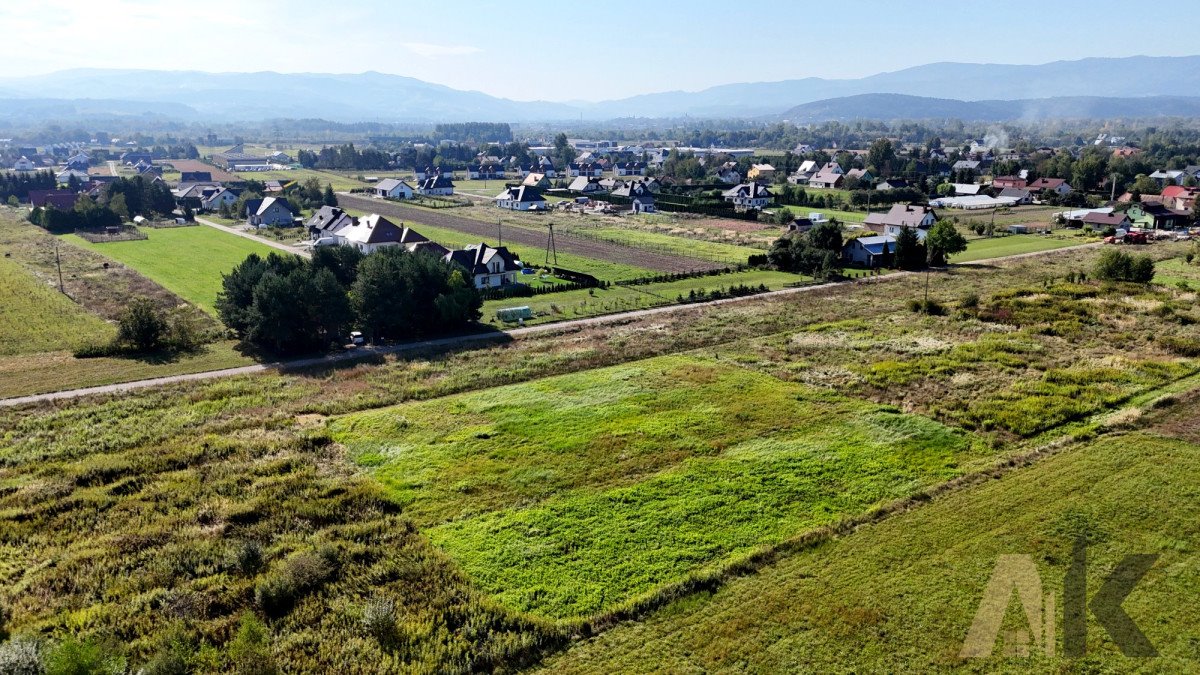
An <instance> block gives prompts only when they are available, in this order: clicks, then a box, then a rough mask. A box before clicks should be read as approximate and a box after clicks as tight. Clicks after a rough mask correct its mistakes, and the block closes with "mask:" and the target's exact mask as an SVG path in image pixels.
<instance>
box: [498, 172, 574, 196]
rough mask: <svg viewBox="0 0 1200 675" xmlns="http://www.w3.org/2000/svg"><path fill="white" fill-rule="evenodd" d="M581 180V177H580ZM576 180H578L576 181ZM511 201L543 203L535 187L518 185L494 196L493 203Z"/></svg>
mask: <svg viewBox="0 0 1200 675" xmlns="http://www.w3.org/2000/svg"><path fill="white" fill-rule="evenodd" d="M580 178H582V176H580ZM576 180H578V179H576ZM501 200H511V201H514V202H544V201H546V200H545V198H544V197H542V193H541V192H540V191H538V189H537V188H536V187H533V186H531V185H518V186H516V187H510V188H506V189H505V190H504V192H501V193H500V194H498V195H496V196H495V197H494V198H493V201H501Z"/></svg>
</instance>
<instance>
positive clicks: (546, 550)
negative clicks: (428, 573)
mask: <svg viewBox="0 0 1200 675" xmlns="http://www.w3.org/2000/svg"><path fill="white" fill-rule="evenodd" d="M334 433H335V438H337V439H338V440H340V441H342V442H343V443H345V444H347V445H348V446H349V448H350V449H351V451H352V452H353V454H354V456H355V457H356V458H357V460H358V461H359V462H360V463H362V464H364V465H368V466H372V467H374V472H375V475H376V476H377V477H378V479H379V480H380V481H381V482H382V483H383V484H384V485H385V486H386V487H387V488H388V490H389V491H390V492H391V494H392V495H393V497H394V498H395V499H396V500H397V501H398V502H399V503H400V504H401V505H402V506H403V507H404V508H405V511H406V513H407V514H408V515H409V517H411V518H413V519H415V520H416V521H417V522H418V523H419V524H421V525H423V526H426V527H429V528H430V529H429V530H427V532H428V534H429V536H430V537H431V538H432V539H433V541H434V542H435V543H437V544H438V545H440V546H441V547H442V548H443V549H445V550H446V551H447V552H448V553H449V554H450V555H451V556H452V557H454V558H455V559H456V560H458V561H459V563H460V564H461V565H462V566H463V568H464V569H465V570H466V571H467V573H468V574H469V575H470V576H471V577H473V578H474V579H475V580H476V581H477V582H478V583H479V584H480V585H481V586H482V587H483V588H484V589H485V590H487V591H489V592H490V593H493V594H495V595H496V597H497V598H498V599H499V600H500V601H501V602H502V603H503V604H505V605H507V606H510V607H513V608H516V609H520V610H524V611H530V612H534V613H537V614H541V615H545V616H548V617H555V618H565V617H576V616H584V615H591V614H595V613H598V612H603V611H605V610H608V609H612V608H613V607H615V606H618V605H620V604H621V603H623V602H627V601H630V600H632V599H634V598H636V597H638V596H640V595H643V594H649V593H652V592H653V591H654V590H655V589H656V588H658V587H659V586H662V585H664V584H669V583H671V582H677V581H681V580H682V579H684V578H686V577H687V576H688V575H689V574H695V573H700V572H703V571H706V570H713V569H717V568H719V567H721V566H722V565H724V564H727V563H729V562H731V561H733V560H735V559H736V558H738V557H739V556H742V555H746V554H749V553H751V552H752V551H754V550H755V549H756V548H758V547H760V546H763V545H769V544H772V543H776V542H779V541H781V540H783V539H785V538H787V537H788V536H790V535H793V534H795V533H797V532H798V531H800V530H803V529H807V528H810V527H814V526H818V525H823V524H827V523H830V522H832V521H835V520H837V519H838V518H840V517H843V516H846V515H850V514H855V513H858V512H861V511H862V510H864V509H866V508H868V507H869V506H871V505H872V504H877V503H879V502H881V501H884V500H891V499H895V498H898V497H902V496H905V495H907V494H909V493H911V492H912V491H914V490H915V489H917V488H919V487H921V486H924V485H928V484H931V483H933V482H936V481H939V480H942V479H945V478H948V477H950V476H953V475H956V474H958V473H959V471H960V468H959V467H960V463H961V462H964V461H968V460H969V459H970V458H971V457H972V451H973V450H974V448H973V447H972V444H971V443H970V442H969V441H968V440H967V439H966V438H965V437H964V436H963V435H962V434H961V433H959V432H955V431H952V430H950V429H948V428H946V427H943V426H941V425H939V424H937V423H935V422H932V421H930V420H928V419H925V418H920V417H916V416H910V415H903V414H900V413H899V412H898V411H896V410H895V409H893V408H889V407H886V406H878V405H873V404H869V403H865V402H860V401H854V400H851V399H846V398H843V397H840V396H838V395H836V394H833V393H830V392H823V391H819V390H815V389H812V388H809V387H805V386H802V385H790V384H784V383H781V382H779V381H778V380H775V379H774V378H771V377H769V376H766V375H761V374H756V373H753V372H751V371H747V370H743V369H741V368H738V367H736V366H733V365H729V364H725V363H722V362H718V361H710V360H706V359H699V358H687V357H664V358H658V359H651V360H649V361H644V362H640V363H636V364H631V365H626V366H620V367H616V368H608V369H603V370H596V371H591V372H587V373H582V374H576V375H567V376H562V377H557V378H552V379H549V380H543V381H540V382H535V383H532V384H526V385H516V386H512V387H505V388H502V389H497V390H491V391H486V392H481V393H476V394H467V395H462V396H457V397H453V398H451V399H448V400H442V401H436V402H430V403H418V404H411V405H404V406H400V407H397V408H389V409H384V410H381V411H375V412H368V413H363V414H360V415H352V416H349V417H347V418H344V419H342V420H339V421H338V422H337V423H336V424H335V425H334Z"/></svg>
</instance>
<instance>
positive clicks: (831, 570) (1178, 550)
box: [544, 397, 1200, 673]
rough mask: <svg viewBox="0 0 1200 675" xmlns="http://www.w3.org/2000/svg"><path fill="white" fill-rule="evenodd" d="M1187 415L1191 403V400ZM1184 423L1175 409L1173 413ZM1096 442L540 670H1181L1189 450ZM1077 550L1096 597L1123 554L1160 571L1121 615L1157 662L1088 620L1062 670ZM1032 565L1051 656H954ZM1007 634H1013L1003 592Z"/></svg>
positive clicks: (1132, 439) (1188, 605)
mask: <svg viewBox="0 0 1200 675" xmlns="http://www.w3.org/2000/svg"><path fill="white" fill-rule="evenodd" d="M1191 405H1193V406H1194V405H1195V399H1194V397H1193V400H1192V403H1191ZM1184 412H1186V411H1184ZM1191 429H1192V431H1191V433H1190V434H1184V436H1186V437H1185V438H1179V437H1175V436H1174V435H1173V434H1168V433H1160V432H1158V431H1156V430H1154V429H1151V430H1149V431H1143V432H1137V433H1131V434H1127V435H1117V436H1113V437H1110V438H1104V439H1101V440H1099V441H1097V442H1093V443H1091V444H1089V445H1083V446H1079V447H1074V448H1071V449H1069V450H1067V451H1065V452H1063V453H1061V454H1059V455H1057V456H1054V457H1051V458H1048V459H1045V460H1042V461H1040V462H1039V463H1037V464H1036V465H1034V466H1032V467H1029V468H1024V469H1020V470H1017V471H1014V472H1012V473H1010V474H1009V475H1007V476H1005V477H1004V478H1003V479H1001V480H992V481H988V482H986V483H984V484H981V485H977V486H974V487H971V488H969V489H967V490H964V491H961V492H958V493H956V494H953V495H951V496H949V497H947V498H944V499H938V500H935V501H934V502H933V503H931V504H927V505H923V506H921V507H919V508H917V509H914V510H912V511H909V512H907V513H904V514H902V515H899V516H897V517H894V518H892V519H891V520H888V521H886V522H884V523H881V524H878V525H875V526H870V527H866V528H863V529H859V530H858V531H856V532H854V533H853V534H850V535H848V536H844V537H840V538H837V539H834V540H831V541H828V542H825V543H822V544H819V545H817V546H815V547H813V548H811V549H808V550H805V551H803V552H800V553H797V554H794V555H791V556H789V557H786V558H785V559H783V560H781V561H779V562H778V563H777V564H774V565H769V566H766V567H765V568H763V569H762V570H760V571H758V572H757V573H756V574H752V575H748V576H745V577H742V578H739V579H735V580H733V581H732V582H730V583H729V584H728V585H727V586H725V587H724V588H722V589H720V590H719V591H717V592H716V593H707V592H702V593H697V594H693V595H689V596H687V597H684V598H682V599H680V600H677V601H676V602H674V603H673V604H670V605H667V606H666V607H664V608H663V609H662V610H660V611H658V612H656V613H654V614H652V615H651V616H650V617H648V618H647V619H646V620H644V621H640V622H627V623H624V624H622V625H620V626H618V627H616V628H614V629H613V630H610V631H608V632H607V633H604V634H602V635H600V636H598V637H596V638H593V639H591V640H587V641H585V642H582V643H580V644H579V645H578V646H576V647H575V648H573V649H571V650H569V651H567V652H566V653H564V654H562V655H559V656H557V657H555V658H552V659H550V660H549V661H548V662H546V663H545V664H544V669H545V672H553V673H616V672H650V671H655V672H680V673H682V672H762V673H768V672H859V673H884V672H950V671H954V672H1011V673H1026V672H1043V673H1048V672H1147V673H1150V672H1180V673H1181V672H1194V670H1195V667H1196V659H1197V657H1198V656H1200V653H1198V652H1197V642H1198V641H1200V630H1198V628H1197V627H1198V626H1200V616H1198V614H1197V610H1196V603H1195V602H1194V599H1195V597H1196V586H1195V583H1196V575H1197V572H1196V543H1195V542H1196V541H1197V537H1198V536H1200V525H1198V524H1197V523H1200V507H1198V504H1200V502H1198V501H1197V500H1196V498H1195V486H1196V485H1197V484H1198V483H1200V445H1197V444H1196V441H1197V436H1196V434H1195V429H1196V427H1195V424H1194V422H1193V423H1192V425H1191ZM1078 537H1085V538H1086V539H1087V540H1088V541H1089V542H1090V545H1089V548H1088V551H1087V564H1088V568H1087V569H1088V572H1087V575H1088V576H1087V588H1088V590H1087V593H1088V598H1089V599H1090V598H1092V597H1094V594H1095V593H1096V592H1097V591H1098V589H1099V587H1100V585H1101V583H1102V582H1103V581H1104V579H1105V577H1106V576H1107V575H1108V574H1109V573H1110V571H1111V570H1112V569H1113V567H1114V566H1115V565H1116V563H1117V562H1118V561H1119V560H1120V559H1121V558H1122V557H1123V556H1125V555H1127V554H1131V553H1146V554H1157V555H1159V556H1160V557H1159V559H1158V560H1157V562H1156V563H1155V564H1154V566H1153V568H1152V569H1151V570H1150V571H1149V573H1148V574H1147V575H1146V577H1145V578H1143V579H1142V580H1141V581H1139V582H1138V583H1137V585H1136V586H1135V587H1134V590H1133V592H1132V593H1131V594H1130V595H1129V597H1128V599H1126V600H1125V601H1124V603H1123V608H1124V610H1125V611H1126V613H1127V614H1128V615H1129V616H1130V617H1131V618H1132V619H1133V620H1134V622H1135V623H1136V624H1137V625H1138V626H1139V627H1140V628H1141V630H1143V631H1144V632H1145V634H1146V636H1147V637H1148V638H1149V640H1150V641H1151V643H1152V644H1153V645H1154V646H1155V648H1156V649H1157V650H1158V652H1159V653H1160V654H1161V656H1160V657H1158V658H1128V657H1124V656H1122V655H1121V654H1120V653H1119V652H1118V651H1117V647H1116V645H1115V644H1114V643H1113V642H1112V641H1111V639H1110V638H1109V637H1108V636H1107V633H1106V632H1105V630H1104V628H1103V627H1102V626H1100V625H1099V624H1098V623H1097V622H1096V620H1095V617H1094V614H1093V613H1092V612H1087V616H1088V619H1087V620H1088V623H1089V625H1088V632H1087V656H1086V658H1083V659H1070V658H1065V657H1064V656H1063V646H1062V642H1061V637H1062V635H1063V622H1062V618H1061V617H1062V607H1063V595H1062V583H1063V578H1064V575H1065V574H1066V572H1067V566H1068V564H1069V563H1070V560H1071V545H1072V542H1073V541H1074V540H1075V539H1076V538H1078ZM1006 554H1027V555H1031V556H1032V557H1033V560H1034V563H1035V566H1036V567H1037V569H1038V571H1039V575H1040V577H1041V581H1042V583H1043V584H1044V588H1045V591H1046V592H1048V593H1053V594H1055V596H1056V604H1057V606H1058V607H1059V612H1058V613H1057V614H1056V616H1055V619H1056V623H1057V626H1056V635H1057V636H1058V638H1059V641H1058V643H1057V649H1056V651H1057V654H1058V657H1057V658H1053V659H1052V658H1047V657H1046V656H1045V655H1044V653H1042V652H1041V651H1040V650H1038V649H1036V648H1035V649H1031V651H1033V652H1034V653H1035V654H1036V655H1035V656H1031V657H1029V658H1019V657H1004V656H1002V655H1001V654H1002V651H1001V650H1002V649H1003V647H1002V646H1001V647H999V648H998V649H997V650H996V652H995V653H994V655H993V656H992V657H991V658H988V659H985V660H980V661H965V660H962V659H960V658H959V657H958V652H959V650H960V648H961V647H962V644H963V640H964V638H965V637H966V635H967V631H968V629H969V627H970V625H971V622H972V620H973V618H974V615H975V612H976V609H977V607H978V606H979V603H980V601H981V598H982V597H983V595H984V590H985V587H986V585H987V583H988V579H989V577H990V575H991V573H992V570H993V568H994V565H995V564H996V562H997V559H998V558H999V556H1001V555H1006ZM1009 603H1010V604H1009V605H1008V614H1007V615H1006V618H1005V622H1004V624H1003V629H1004V630H1005V631H1016V630H1021V631H1024V630H1027V629H1028V625H1027V623H1026V621H1025V620H1024V618H1023V616H1022V615H1021V613H1020V612H1021V610H1020V609H1019V607H1020V605H1019V603H1018V602H1017V601H1016V596H1015V594H1014V595H1013V596H1012V598H1010V600H1009Z"/></svg>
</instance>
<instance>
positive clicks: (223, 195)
mask: <svg viewBox="0 0 1200 675" xmlns="http://www.w3.org/2000/svg"><path fill="white" fill-rule="evenodd" d="M237 199H238V193H237V192H234V191H233V190H230V189H229V188H226V187H218V188H217V189H216V190H214V191H213V192H212V193H211V194H209V195H207V196H205V197H202V198H201V199H200V210H201V211H219V210H221V206H222V205H225V206H233V203H234V202H236V201H237Z"/></svg>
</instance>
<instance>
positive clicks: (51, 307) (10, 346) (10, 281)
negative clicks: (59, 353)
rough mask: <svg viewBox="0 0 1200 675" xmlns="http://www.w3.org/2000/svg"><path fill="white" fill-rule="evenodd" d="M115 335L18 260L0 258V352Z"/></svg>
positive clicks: (49, 348) (51, 348)
mask: <svg viewBox="0 0 1200 675" xmlns="http://www.w3.org/2000/svg"><path fill="white" fill-rule="evenodd" d="M27 227H32V226H27ZM112 335H113V328H112V326H110V325H109V324H108V323H106V322H105V321H104V320H103V319H101V318H100V317H98V316H96V315H95V314H92V313H91V312H88V311H87V310H86V309H84V308H82V307H80V306H79V305H77V304H75V303H74V302H73V301H72V300H71V299H70V298H68V297H67V296H65V295H63V294H61V293H59V292H58V289H56V288H53V287H51V286H49V285H47V284H46V283H45V282H43V281H40V280H39V279H37V277H35V276H34V275H33V274H32V273H30V272H29V270H27V269H25V268H24V267H22V266H21V265H20V264H19V263H17V262H16V261H14V260H11V259H7V258H0V356H4V355H13V354H26V353H33V352H46V351H56V350H71V349H74V348H76V347H78V346H81V345H83V344H86V343H90V342H96V341H102V340H105V339H107V338H109V337H111V336H112Z"/></svg>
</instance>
